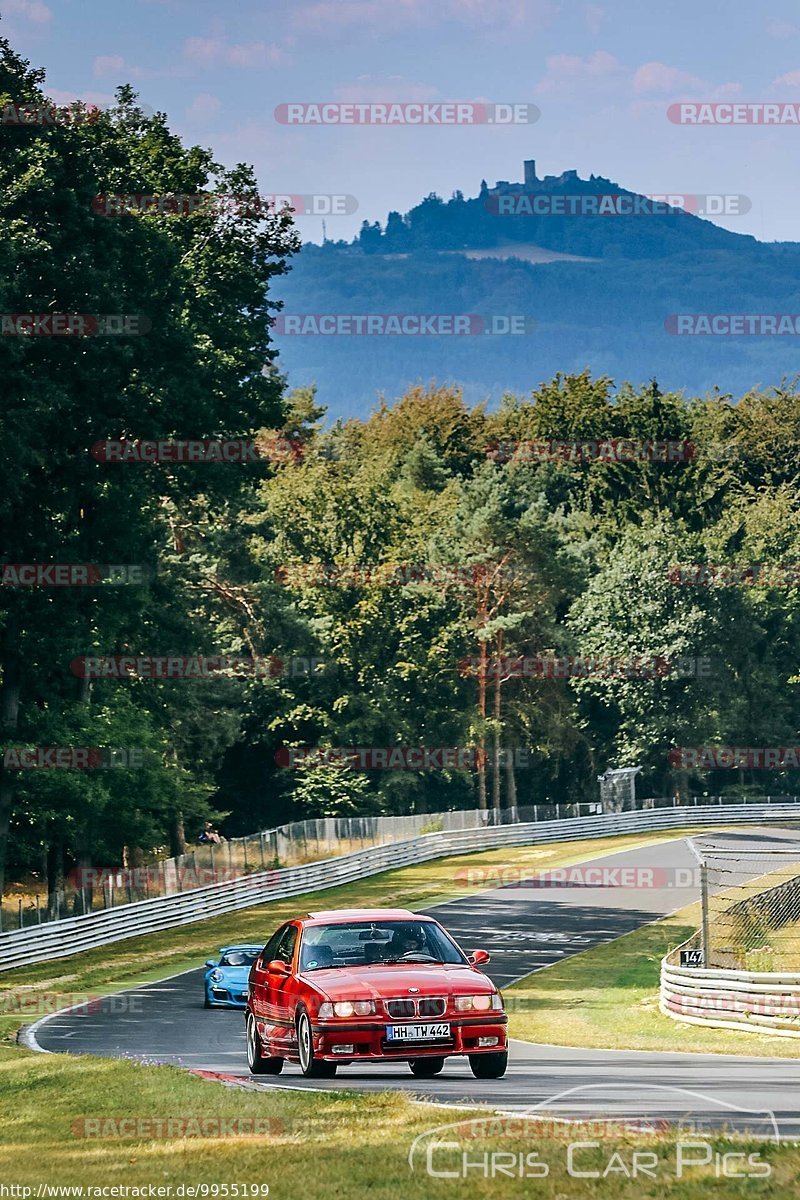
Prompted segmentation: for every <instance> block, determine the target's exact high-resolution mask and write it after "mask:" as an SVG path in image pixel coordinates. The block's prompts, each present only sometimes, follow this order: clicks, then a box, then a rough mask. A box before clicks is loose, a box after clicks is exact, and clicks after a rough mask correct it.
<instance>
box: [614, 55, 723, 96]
mask: <svg viewBox="0 0 800 1200" xmlns="http://www.w3.org/2000/svg"><path fill="white" fill-rule="evenodd" d="M632 82H633V90H634V91H635V92H636V93H637V94H639V95H641V94H642V93H643V92H662V93H664V94H668V95H671V94H673V93H674V92H685V91H687V90H688V91H691V90H692V89H698V88H699V89H701V90H703V89H705V88H706V87H707V85H706V84H705V83H704V82H703V80H702V79H700V78H699V77H698V76H697V75H690V74H689V73H688V71H681V70H680V68H679V67H670V66H667V64H666V63H662V62H648V63H642V65H641V67H637V69H636V71H635V72H634V75H633V81H632Z"/></svg>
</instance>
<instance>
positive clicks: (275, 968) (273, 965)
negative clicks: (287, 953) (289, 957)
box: [267, 958, 292, 975]
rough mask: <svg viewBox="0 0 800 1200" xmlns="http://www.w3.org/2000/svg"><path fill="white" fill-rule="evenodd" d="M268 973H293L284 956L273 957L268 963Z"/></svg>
mask: <svg viewBox="0 0 800 1200" xmlns="http://www.w3.org/2000/svg"><path fill="white" fill-rule="evenodd" d="M267 973H268V974H270V975H291V973H292V971H291V968H290V967H289V966H288V965H287V964H286V963H285V962H284V961H283V959H282V958H273V959H272V961H271V962H268V963H267Z"/></svg>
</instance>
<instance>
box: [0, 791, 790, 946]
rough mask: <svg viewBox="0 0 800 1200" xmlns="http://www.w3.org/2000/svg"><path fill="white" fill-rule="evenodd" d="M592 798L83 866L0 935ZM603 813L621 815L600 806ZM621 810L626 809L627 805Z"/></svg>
mask: <svg viewBox="0 0 800 1200" xmlns="http://www.w3.org/2000/svg"><path fill="white" fill-rule="evenodd" d="M797 799H798V798H797V797H796V796H756V797H741V798H737V799H730V798H727V797H723V796H690V797H689V798H688V799H687V801H686V804H685V805H679V804H678V802H677V801H676V799H675V798H674V797H671V796H669V797H660V798H649V799H642V800H638V801H637V802H636V808H637V810H638V811H648V810H650V809H662V808H675V807H690V808H696V807H698V806H704V807H708V806H709V805H714V804H716V805H718V806H722V805H723V804H726V805H729V804H732V803H735V804H770V805H780V804H786V803H796V802H797ZM602 811H603V807H602V806H601V804H600V803H599V801H587V802H581V803H574V804H535V805H530V806H528V807H519V808H509V809H501V810H500V811H499V812H496V811H495V810H494V809H488V810H486V809H484V810H480V809H468V810H458V811H453V812H442V813H418V814H415V815H412V816H375V817H324V818H320V819H318V820H309V821H294V822H292V823H291V824H288V825H280V826H278V827H276V828H274V829H267V830H264V831H262V832H260V833H255V834H252V835H250V836H249V837H242V838H231V839H229V840H227V841H224V842H222V844H220V845H215V844H213V843H211V844H208V843H207V844H204V845H196V846H193V848H192V849H191V851H189V852H188V853H186V854H183V855H180V856H179V857H177V858H168V859H160V860H158V861H153V862H150V863H144V864H142V865H140V866H128V867H123V868H120V867H117V866H91V867H81V868H77V869H76V870H74V871H72V872H71V873H70V875H69V877H68V878H67V879H66V880H64V882H63V885H62V886H61V887H59V888H58V889H57V890H56V891H55V892H54V893H53V894H52V895H50V896H47V895H45V894H42V893H40V894H37V893H36V890H35V888H34V889H30V888H28V889H26V890H25V891H24V892H20V893H19V894H17V895H7V896H5V897H4V898H3V903H2V905H0V932H9V931H13V930H15V929H23V928H31V927H32V926H37V925H43V924H45V923H46V922H48V921H63V920H66V919H69V918H72V917H77V916H85V915H88V914H89V913H92V912H104V911H107V910H108V909H116V908H119V907H121V906H123V905H127V904H137V903H139V902H141V901H145V900H155V899H158V898H162V897H168V896H179V895H182V894H183V893H185V892H191V891H195V890H197V889H200V888H205V887H209V886H212V885H214V884H220V883H230V882H233V881H235V880H237V879H245V878H247V877H248V876H250V875H253V874H256V873H258V872H263V871H266V870H270V869H278V868H282V867H290V866H299V865H302V864H304V863H309V862H317V861H319V860H321V859H325V858H330V857H332V856H334V855H341V854H347V853H351V852H355V851H358V850H366V849H368V848H370V847H375V846H384V845H391V844H394V843H397V842H401V841H405V840H407V839H408V838H411V837H415V836H418V835H421V834H424V833H450V832H455V831H457V830H463V829H482V828H486V827H487V826H495V825H509V824H525V823H535V824H538V823H539V822H542V821H552V820H562V819H569V818H575V817H586V816H595V815H599V814H600V813H601V812H602ZM605 811H606V812H620V811H623V807H622V806H607V807H606V809H605ZM624 811H632V809H631V807H630V802H626V803H625V805H624Z"/></svg>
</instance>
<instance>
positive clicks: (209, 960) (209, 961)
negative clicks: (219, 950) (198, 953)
mask: <svg viewBox="0 0 800 1200" xmlns="http://www.w3.org/2000/svg"><path fill="white" fill-rule="evenodd" d="M216 965H217V964H216V963H215V962H214V960H213V958H207V959H206V966H207V967H215V966H216Z"/></svg>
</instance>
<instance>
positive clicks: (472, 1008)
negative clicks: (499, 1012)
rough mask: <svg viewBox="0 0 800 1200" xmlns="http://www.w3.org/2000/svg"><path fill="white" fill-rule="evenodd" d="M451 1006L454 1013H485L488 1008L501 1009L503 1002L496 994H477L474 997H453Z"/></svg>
mask: <svg viewBox="0 0 800 1200" xmlns="http://www.w3.org/2000/svg"><path fill="white" fill-rule="evenodd" d="M495 1001H497V1003H496V1002H495ZM453 1006H454V1007H455V1010H456V1012H487V1011H488V1010H489V1009H490V1008H502V1007H503V1002H502V1000H501V999H500V996H499V993H497V992H478V993H477V994H476V995H474V996H454V997H453Z"/></svg>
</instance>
